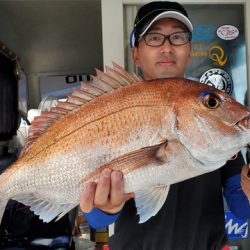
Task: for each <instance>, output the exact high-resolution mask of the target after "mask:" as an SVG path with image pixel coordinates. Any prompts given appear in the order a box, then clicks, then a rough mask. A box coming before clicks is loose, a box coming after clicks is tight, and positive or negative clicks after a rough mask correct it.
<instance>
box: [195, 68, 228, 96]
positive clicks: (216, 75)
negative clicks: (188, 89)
mask: <svg viewBox="0 0 250 250" xmlns="http://www.w3.org/2000/svg"><path fill="white" fill-rule="evenodd" d="M200 82H202V83H205V84H207V85H210V86H213V87H215V88H217V89H219V90H222V91H224V92H226V93H227V94H229V95H231V94H232V92H233V81H232V78H231V77H230V75H229V74H228V73H227V72H226V71H224V70H222V69H209V70H208V71H206V72H205V73H204V74H203V75H202V76H201V78H200Z"/></svg>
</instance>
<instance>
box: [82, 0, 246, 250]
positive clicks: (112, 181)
mask: <svg viewBox="0 0 250 250" xmlns="http://www.w3.org/2000/svg"><path fill="white" fill-rule="evenodd" d="M192 31H193V25H192V23H191V22H190V20H189V19H188V15H187V13H186V11H185V9H184V8H183V7H182V6H181V5H180V4H178V3H174V2H166V1H164V2H152V3H149V4H146V5H144V6H142V7H141V8H140V9H139V11H138V13H137V17H136V19H135V27H134V31H133V35H132V37H131V43H132V46H133V49H132V55H133V59H134V62H135V64H136V66H138V67H140V69H141V70H142V72H143V76H144V79H145V80H150V79H157V78H168V77H184V71H185V68H186V66H187V64H188V63H189V61H190V52H191V44H190V40H191V33H192ZM243 165H244V161H243V158H242V155H241V154H239V156H238V157H237V158H236V159H235V160H231V161H228V163H227V164H226V166H224V167H222V168H221V169H219V170H217V171H214V172H211V173H208V174H205V175H202V176H198V177H195V178H192V179H189V180H186V181H182V182H180V183H177V184H174V185H171V187H170V191H169V194H168V197H167V199H166V202H165V204H164V205H163V207H162V208H161V210H160V211H159V212H158V214H157V215H156V216H154V217H152V218H150V219H149V220H148V221H147V222H145V223H142V224H139V223H138V215H137V214H136V208H135V204H134V200H133V199H131V198H132V197H133V194H124V191H123V184H124V183H123V176H122V173H121V172H119V171H112V170H111V169H104V170H103V171H102V173H101V176H100V180H99V182H98V184H96V183H90V184H89V186H88V188H87V189H86V190H85V191H84V193H83V195H82V199H81V208H82V210H83V212H84V213H85V215H86V218H87V220H88V221H89V223H90V224H91V225H92V226H93V227H101V226H104V225H107V224H110V223H112V222H114V221H116V223H115V233H114V235H113V236H112V237H111V238H110V240H109V246H110V249H114V250H120V249H121V250H123V249H129V250H137V249H138V250H142V249H143V250H156V249H157V250H158V249H159V250H162V249H164V250H184V249H185V250H212V249H213V250H214V249H216V250H217V249H218V250H220V249H222V247H223V246H224V245H225V243H226V241H227V238H226V235H225V222H224V208H223V196H222V188H223V189H224V196H225V197H226V199H227V203H228V205H229V207H230V209H231V211H233V212H234V213H235V214H236V215H237V216H240V217H244V218H250V206H249V201H248V198H247V197H249V198H250V179H248V177H247V172H248V169H249V167H248V166H247V165H245V166H244V167H243V169H242V166H243ZM241 169H242V171H241ZM240 179H241V180H240ZM240 182H241V183H240ZM128 200H129V201H128Z"/></svg>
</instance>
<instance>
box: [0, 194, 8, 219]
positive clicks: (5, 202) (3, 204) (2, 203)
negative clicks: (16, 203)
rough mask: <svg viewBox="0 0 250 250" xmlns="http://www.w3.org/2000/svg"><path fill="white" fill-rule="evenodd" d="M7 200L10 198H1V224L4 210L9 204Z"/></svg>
mask: <svg viewBox="0 0 250 250" xmlns="http://www.w3.org/2000/svg"><path fill="white" fill-rule="evenodd" d="M0 199H1V198H0ZM7 202H8V200H2V199H1V200H0V224H1V221H2V218H3V214H4V211H5V207H6V205H7Z"/></svg>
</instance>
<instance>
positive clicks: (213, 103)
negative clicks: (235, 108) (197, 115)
mask: <svg viewBox="0 0 250 250" xmlns="http://www.w3.org/2000/svg"><path fill="white" fill-rule="evenodd" d="M203 103H204V105H205V106H206V107H207V108H209V109H217V108H218V107H219V106H220V104H221V99H220V98H219V96H217V95H215V94H208V95H206V96H205V97H204V99H203Z"/></svg>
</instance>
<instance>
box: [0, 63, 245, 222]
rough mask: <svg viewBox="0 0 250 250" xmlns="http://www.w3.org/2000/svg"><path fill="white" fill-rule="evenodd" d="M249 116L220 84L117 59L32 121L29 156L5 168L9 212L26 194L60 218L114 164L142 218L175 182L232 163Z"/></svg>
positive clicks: (40, 211) (2, 190)
mask: <svg viewBox="0 0 250 250" xmlns="http://www.w3.org/2000/svg"><path fill="white" fill-rule="evenodd" d="M249 116H250V113H249V110H248V109H247V108H246V107H244V106H243V105H241V104H239V103H238V102H236V101H235V100H233V99H232V98H231V97H230V96H228V95H227V94H225V93H223V92H222V91H220V90H217V89H215V88H213V87H211V86H207V85H205V84H201V83H198V82H194V81H191V80H187V79H181V78H169V79H157V80H151V81H142V80H141V79H140V78H139V77H137V76H135V75H133V74H129V73H128V72H127V71H125V70H124V69H123V68H121V67H120V66H118V65H116V64H114V65H113V69H112V68H110V67H108V68H107V72H106V73H103V72H100V71H97V76H95V77H93V82H92V83H91V84H90V83H82V87H81V89H80V90H75V91H74V92H73V93H72V94H70V95H69V97H68V99H67V101H66V102H65V103H64V102H59V103H58V105H57V106H56V107H53V108H51V110H50V111H46V112H43V113H42V114H41V116H40V117H37V118H36V119H35V120H34V122H33V123H32V124H31V126H30V128H29V134H30V136H29V137H28V141H27V144H26V146H25V147H24V149H23V150H22V153H21V155H20V157H19V159H18V160H17V161H16V162H15V163H13V164H12V165H11V166H9V167H8V168H7V169H6V171H5V172H4V173H2V174H1V175H0V218H2V214H3V212H4V209H5V205H6V203H7V201H8V200H9V199H16V200H18V201H19V202H22V203H24V204H25V205H27V206H30V209H31V210H32V211H34V213H35V214H37V215H39V216H40V218H41V219H42V220H44V221H46V222H49V221H51V220H52V219H54V218H57V219H60V218H61V217H62V216H63V215H64V214H66V213H67V212H69V211H70V210H71V209H72V208H73V207H75V206H77V205H78V203H79V199H80V195H81V193H82V191H83V190H84V189H85V187H86V185H87V184H88V183H89V182H91V181H98V179H99V176H100V173H101V171H102V170H103V169H104V168H110V169H113V170H114V169H117V170H120V171H122V172H123V174H124V180H125V190H126V192H134V193H135V202H136V207H137V210H138V213H139V215H140V222H141V223H142V222H144V221H146V220H148V219H149V218H150V217H152V216H154V215H155V214H156V213H157V212H158V211H159V210H160V208H161V207H162V205H163V203H164V202H165V200H166V197H167V195H168V191H169V188H170V186H171V184H173V183H177V182H179V181H183V180H185V179H188V178H193V177H195V176H198V175H201V174H206V173H208V172H210V171H213V170H215V169H218V168H220V167H222V166H223V165H224V164H225V163H226V161H227V160H229V159H230V158H231V157H232V156H233V155H235V154H236V153H237V152H238V151H240V150H241V149H242V148H243V147H245V146H246V145H247V144H249V141H250V125H249V124H250V123H249Z"/></svg>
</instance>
